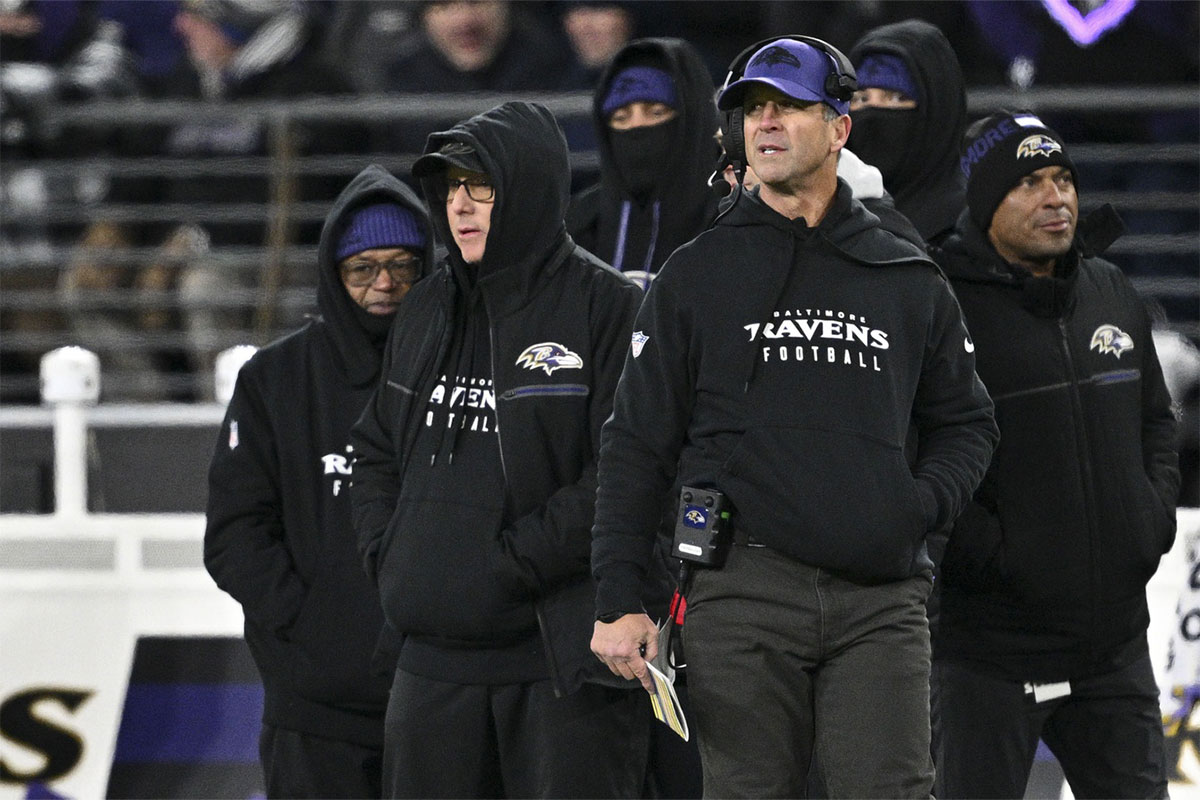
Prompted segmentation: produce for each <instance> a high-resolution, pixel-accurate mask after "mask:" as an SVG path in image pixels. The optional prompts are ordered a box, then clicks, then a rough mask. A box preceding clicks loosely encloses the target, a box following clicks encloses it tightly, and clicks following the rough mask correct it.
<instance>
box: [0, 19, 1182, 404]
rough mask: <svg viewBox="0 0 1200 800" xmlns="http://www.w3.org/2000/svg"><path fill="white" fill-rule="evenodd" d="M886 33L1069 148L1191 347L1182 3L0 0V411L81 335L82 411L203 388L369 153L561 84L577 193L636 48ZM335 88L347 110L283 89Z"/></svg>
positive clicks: (719, 53)
mask: <svg viewBox="0 0 1200 800" xmlns="http://www.w3.org/2000/svg"><path fill="white" fill-rule="evenodd" d="M180 12H182V13H180ZM177 18H178V24H176V19H177ZM909 18H913V19H918V20H923V21H924V22H926V23H928V24H929V25H931V26H933V28H936V29H937V30H938V31H940V32H941V34H943V35H944V37H945V40H947V41H948V42H949V45H950V46H951V48H952V49H953V51H954V52H955V53H956V54H957V57H958V60H959V62H960V63H961V65H962V73H963V77H964V80H965V83H966V87H967V95H968V101H969V102H968V109H970V110H969V111H968V115H967V116H968V121H970V119H971V118H975V117H979V116H982V115H983V114H985V113H987V112H988V111H990V110H993V109H994V108H996V107H999V106H1000V105H1004V106H1007V107H1022V106H1032V107H1034V110H1036V111H1038V112H1039V113H1040V114H1042V115H1043V117H1044V118H1045V119H1047V120H1048V121H1049V122H1051V124H1052V125H1054V127H1055V128H1056V129H1057V130H1059V131H1060V132H1062V134H1063V135H1064V136H1066V137H1068V138H1070V139H1071V140H1072V141H1075V142H1079V145H1078V146H1076V148H1075V151H1076V156H1075V158H1076V162H1077V165H1078V166H1079V169H1080V178H1081V189H1082V191H1083V194H1084V196H1085V197H1087V198H1090V199H1091V200H1092V201H1093V202H1095V203H1096V204H1097V205H1098V204H1100V203H1102V202H1112V203H1113V204H1114V205H1115V206H1116V207H1117V208H1118V210H1119V211H1120V212H1121V214H1122V216H1123V217H1124V218H1125V220H1126V223H1127V225H1128V227H1129V228H1130V230H1131V233H1132V234H1133V235H1132V236H1127V237H1124V238H1123V239H1122V240H1120V241H1118V242H1117V243H1116V244H1115V245H1114V247H1113V249H1112V250H1110V251H1109V252H1110V255H1111V256H1112V257H1113V259H1114V261H1116V262H1117V263H1118V264H1120V265H1121V266H1122V267H1123V268H1124V269H1125V270H1126V271H1128V272H1129V273H1131V275H1132V276H1133V277H1134V278H1135V283H1136V284H1137V285H1138V286H1139V288H1140V289H1142V290H1143V291H1145V292H1146V293H1148V294H1150V295H1153V296H1155V297H1157V298H1158V299H1159V300H1160V301H1161V303H1162V305H1163V307H1164V309H1165V314H1166V319H1167V322H1166V323H1165V325H1166V327H1167V328H1169V329H1171V330H1174V331H1176V332H1178V333H1181V334H1183V335H1184V336H1186V337H1187V338H1188V339H1189V340H1190V341H1192V342H1193V343H1194V342H1195V340H1196V338H1197V335H1198V333H1200V327H1198V325H1200V323H1198V322H1197V316H1200V314H1198V311H1200V309H1198V306H1200V302H1198V300H1197V291H1196V288H1195V287H1196V285H1197V261H1198V254H1197V231H1198V230H1200V208H1198V206H1200V202H1198V201H1197V197H1198V196H1200V169H1198V165H1197V163H1196V158H1195V153H1196V147H1197V145H1198V143H1200V131H1198V127H1200V114H1197V107H1196V102H1195V100H1194V98H1195V97H1196V95H1197V92H1196V87H1197V83H1198V80H1200V79H1198V72H1200V69H1198V67H1197V62H1198V60H1200V33H1198V29H1200V28H1198V26H1200V4H1197V3H1195V2H1194V1H1193V0H1158V1H1156V2H1150V1H1149V0H1108V2H1105V3H1098V2H1094V1H1093V2H1074V1H1071V2H1068V0H1045V1H1044V2H1031V1H1027V0H1012V1H1009V0H994V1H988V2H981V1H978V0H945V1H944V2H931V1H930V0H890V1H889V2H878V0H836V1H835V0H811V1H810V2H804V3H785V2H767V1H765V0H747V2H739V3H736V4H729V3H713V2H687V1H686V0H671V1H669V2H630V1H629V0H527V1H525V2H511V3H509V2H502V1H501V0H480V1H479V2H424V1H423V0H303V1H301V0H187V1H186V2H183V1H182V0H155V1H154V2H144V1H143V0H0V159H2V160H3V162H4V168H3V170H0V196H2V199H3V202H4V214H3V216H2V217H0V255H2V256H3V258H2V261H0V266H2V269H0V288H2V289H3V292H0V402H14V401H20V402H36V400H37V379H36V373H37V361H38V358H39V357H40V355H41V354H42V353H44V352H46V351H47V350H49V349H51V348H52V347H54V346H57V345H58V344H63V343H67V342H84V343H88V342H87V340H88V339H89V338H94V339H95V342H98V343H99V344H93V346H94V347H95V348H96V349H97V350H99V351H100V355H101V359H102V363H103V364H104V366H105V371H106V376H107V378H106V380H105V387H106V388H105V396H106V398H108V399H118V398H121V397H124V398H128V399H147V400H149V399H164V398H165V399H176V400H189V399H194V398H205V397H207V396H208V389H207V387H208V385H209V383H210V382H209V381H208V379H207V375H206V374H205V373H206V372H207V369H208V363H207V362H208V361H209V359H210V356H211V352H212V351H213V350H214V349H216V348H218V347H221V346H225V345H227V344H231V343H238V341H243V342H244V341H251V342H256V343H259V344H261V343H265V341H267V340H268V339H269V338H270V336H271V335H272V334H273V333H277V332H278V331H279V330H280V328H281V326H283V325H285V324H288V323H289V321H294V319H295V316H296V315H297V314H299V313H301V312H302V311H303V309H304V308H305V307H307V306H308V305H311V287H308V286H306V285H305V283H304V279H300V278H296V277H294V275H293V271H292V270H291V269H290V268H289V265H290V264H293V263H297V264H298V263H305V262H304V258H305V257H306V252H305V248H310V247H311V246H312V243H313V242H315V239H316V233H315V230H316V228H317V226H318V225H319V219H320V213H319V211H317V210H316V209H317V207H318V204H320V203H322V202H323V203H328V202H329V201H330V200H332V198H333V195H334V193H335V192H336V188H337V187H338V186H340V185H342V184H344V183H345V181H347V180H349V178H350V177H351V176H352V175H354V174H356V173H357V172H358V171H359V170H361V168H362V167H363V166H364V165H365V164H366V163H368V162H370V161H377V162H380V163H383V164H385V165H387V166H388V167H389V168H390V169H392V170H393V171H394V172H395V173H396V174H397V175H398V176H400V177H401V178H404V179H407V170H408V166H409V165H410V164H411V160H412V157H413V154H414V153H417V152H419V151H420V150H422V148H423V145H424V141H425V136H426V134H427V133H428V132H429V131H430V130H434V129H440V128H444V127H446V126H448V125H449V124H451V123H453V122H454V121H456V120H457V119H459V118H461V117H463V116H465V115H466V113H460V112H462V111H463V110H464V109H466V108H468V107H469V108H470V111H469V113H475V112H477V111H480V110H483V109H484V108H486V107H487V105H491V104H494V103H495V102H498V98H500V99H509V98H511V97H514V96H521V95H525V94H528V93H538V94H541V93H546V92H563V91H566V92H570V93H571V94H564V95H562V96H561V99H558V98H556V99H555V104H554V107H555V111H556V114H559V120H560V122H561V123H562V125H563V128H564V131H565V133H566V135H567V137H568V142H569V144H570V146H571V151H572V169H573V173H574V181H573V187H574V188H575V189H576V190H578V189H580V188H581V187H584V186H589V185H592V184H594V183H595V182H596V181H597V180H598V177H599V169H600V161H601V154H600V151H599V148H598V147H597V140H596V138H595V132H594V130H593V126H592V124H591V120H590V118H589V117H590V108H591V102H590V100H591V97H592V96H593V95H594V93H595V91H596V82H597V80H598V79H599V76H600V75H601V74H602V73H603V70H604V69H605V67H606V66H607V64H608V63H609V61H610V60H611V58H612V56H613V54H614V53H616V52H619V51H620V49H621V48H622V47H624V46H626V45H627V44H628V43H629V42H630V41H632V40H633V39H634V38H648V37H663V36H675V37H679V38H682V39H684V40H685V41H687V42H688V43H689V44H690V45H691V46H692V47H694V48H695V50H696V52H697V53H699V57H700V59H701V61H702V63H703V64H704V66H705V67H706V69H707V70H708V72H709V74H710V76H711V78H712V80H713V82H714V83H716V84H719V83H720V82H721V81H722V80H723V78H724V76H725V75H724V73H725V70H726V68H727V65H728V62H729V60H730V59H731V58H732V57H733V56H734V55H736V54H737V53H738V52H740V51H741V50H742V49H743V48H745V47H746V46H748V45H750V44H751V43H753V42H755V41H758V40H760V39H763V38H765V37H768V36H777V35H782V34H787V33H801V34H806V35H815V36H818V37H820V38H823V39H826V40H827V41H829V42H831V43H833V44H834V45H836V46H838V47H839V48H841V49H842V50H843V51H844V52H849V51H850V50H851V49H852V47H853V45H854V44H855V43H856V42H858V41H859V40H860V39H862V38H863V36H864V35H866V34H867V32H868V31H870V30H872V29H875V28H879V27H880V26H885V25H890V24H893V23H897V22H899V21H901V20H905V19H909ZM1072 86H1074V87H1088V95H1087V96H1085V97H1081V96H1080V95H1078V94H1071V93H1070V92H1069V91H1068V92H1060V91H1059V90H1060V88H1068V87H1072ZM1123 86H1136V87H1148V91H1147V92H1145V93H1139V94H1138V95H1137V97H1136V102H1133V101H1129V102H1127V101H1125V100H1117V99H1115V98H1116V97H1119V96H1120V95H1118V94H1116V93H1115V92H1116V90H1119V89H1120V88H1121V87H1123ZM1159 87H1162V90H1163V91H1162V92H1161V93H1160V92H1158V91H1157V89H1158V88H1159ZM1107 89H1112V90H1114V92H1113V93H1110V94H1108V95H1107V96H1106V90H1107ZM1181 90H1183V93H1181ZM1188 91H1190V96H1191V97H1192V98H1193V99H1192V100H1188V99H1187V95H1186V94H1185V93H1186V92H1188ZM346 92H350V93H351V94H345V93H346ZM408 93H412V94H415V95H419V96H420V99H419V100H410V99H404V98H402V97H401V94H408ZM489 93H491V94H489ZM334 95H339V96H341V97H346V98H352V97H355V96H357V97H359V98H362V101H361V102H354V101H350V100H347V101H344V102H343V101H338V100H335V101H332V102H331V103H328V104H321V105H317V104H313V103H307V104H306V102H305V99H304V98H306V97H318V96H319V97H326V98H329V97H332V96H334ZM1143 96H1146V97H1147V98H1151V102H1149V103H1143V102H1142V97H1143ZM1172 98H1174V99H1172ZM1180 98H1182V99H1180ZM114 100H116V101H120V102H118V103H113V102H112V101H114ZM143 100H147V101H152V102H150V103H142V102H141V101H143ZM438 104H441V105H442V110H438ZM450 107H453V110H446V109H448V108H450ZM326 108H328V111H324V110H323V109H326ZM564 109H565V110H564ZM414 113H416V114H417V118H415V119H414V117H413V115H414ZM932 116H934V117H936V116H937V115H936V114H932ZM955 124H956V123H955V122H954V120H953V119H950V118H949V117H948V118H947V120H946V125H947V128H949V127H953V126H954V125H955ZM366 132H369V133H370V135H369V136H368V135H367V133H366ZM859 132H860V133H865V132H867V126H865V124H864V125H863V126H860V131H859ZM860 149H864V150H865V149H866V148H860ZM920 158H921V156H919V155H913V156H911V157H910V156H906V157H905V161H906V163H907V161H919V160H920ZM867 160H868V161H870V158H868V159H867ZM1132 165H1137V166H1136V167H1135V166H1132ZM884 166H887V165H884ZM885 172H886V170H885ZM920 182H921V181H920V180H919V179H918V181H917V183H920ZM892 188H893V193H894V194H896V195H897V200H898V201H899V200H900V194H902V190H900V189H898V188H896V187H892ZM303 274H305V273H304V271H303V270H299V271H297V272H296V275H303ZM297 281H298V282H297ZM306 292H308V294H306ZM68 325H70V327H69V328H68V327H67V326H68ZM122 376H123V377H122Z"/></svg>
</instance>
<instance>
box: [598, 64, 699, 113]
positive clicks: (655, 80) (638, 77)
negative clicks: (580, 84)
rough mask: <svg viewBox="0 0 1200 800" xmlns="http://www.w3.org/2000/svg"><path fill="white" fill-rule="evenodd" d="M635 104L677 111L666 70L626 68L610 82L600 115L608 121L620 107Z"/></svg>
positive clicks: (672, 86)
mask: <svg viewBox="0 0 1200 800" xmlns="http://www.w3.org/2000/svg"><path fill="white" fill-rule="evenodd" d="M638 102H642V103H664V104H665V105H668V106H671V107H672V108H675V109H678V108H679V94H678V92H676V91H675V81H673V80H672V79H671V76H670V75H669V74H668V73H667V72H666V71H665V70H661V69H658V68H657V67H650V66H632V67H626V68H625V69H623V70H621V71H620V72H618V73H617V74H616V75H614V76H613V79H612V80H611V81H609V84H608V93H607V94H606V95H605V96H604V102H603V103H602V104H601V106H600V113H601V114H603V115H604V116H605V117H607V116H608V115H609V114H611V113H613V112H614V111H616V110H617V109H618V108H620V107H621V106H625V105H629V104H630V103H638Z"/></svg>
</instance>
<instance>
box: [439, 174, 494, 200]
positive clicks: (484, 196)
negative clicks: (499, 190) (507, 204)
mask: <svg viewBox="0 0 1200 800" xmlns="http://www.w3.org/2000/svg"><path fill="white" fill-rule="evenodd" d="M460 186H465V187H466V189H467V196H468V197H470V198H471V199H472V200H474V201H475V202H476V203H490V202H492V201H493V200H495V199H496V187H495V186H493V185H492V182H491V180H489V179H488V178H449V177H448V178H446V202H447V203H448V202H450V201H451V200H453V199H454V195H456V194H458V187H460Z"/></svg>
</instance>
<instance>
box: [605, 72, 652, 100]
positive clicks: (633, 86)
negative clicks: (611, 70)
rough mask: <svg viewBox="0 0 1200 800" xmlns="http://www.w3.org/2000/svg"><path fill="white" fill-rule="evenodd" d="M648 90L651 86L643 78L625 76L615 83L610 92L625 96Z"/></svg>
mask: <svg viewBox="0 0 1200 800" xmlns="http://www.w3.org/2000/svg"><path fill="white" fill-rule="evenodd" d="M647 88H649V85H648V84H647V83H646V82H645V81H644V80H642V79H641V78H639V77H637V76H635V75H625V76H624V77H622V78H619V79H617V80H615V81H613V85H612V89H610V90H609V91H611V92H613V93H614V94H619V95H622V96H624V95H627V94H629V93H630V92H632V91H634V90H641V91H644V90H646V89H647Z"/></svg>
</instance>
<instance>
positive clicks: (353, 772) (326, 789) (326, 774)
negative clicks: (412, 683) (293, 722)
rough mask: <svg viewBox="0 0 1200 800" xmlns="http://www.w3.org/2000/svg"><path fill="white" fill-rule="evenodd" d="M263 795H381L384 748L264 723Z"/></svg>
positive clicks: (261, 747) (261, 752) (260, 749)
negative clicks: (264, 789)
mask: <svg viewBox="0 0 1200 800" xmlns="http://www.w3.org/2000/svg"><path fill="white" fill-rule="evenodd" d="M258 754H259V757H260V758H261V759H262V765H263V777H264V778H265V779H266V789H267V797H270V798H285V797H347V798H364V797H380V796H381V794H382V779H383V765H382V753H381V752H380V751H379V750H378V749H376V748H373V747H364V746H362V745H358V744H352V743H350V742H341V741H337V740H334V739H322V738H321V737H319V736H311V735H309V734H305V733H297V732H296V731H289V730H283V729H281V728H274V727H271V726H270V725H263V727H262V733H261V734H260V735H259V737H258Z"/></svg>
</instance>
